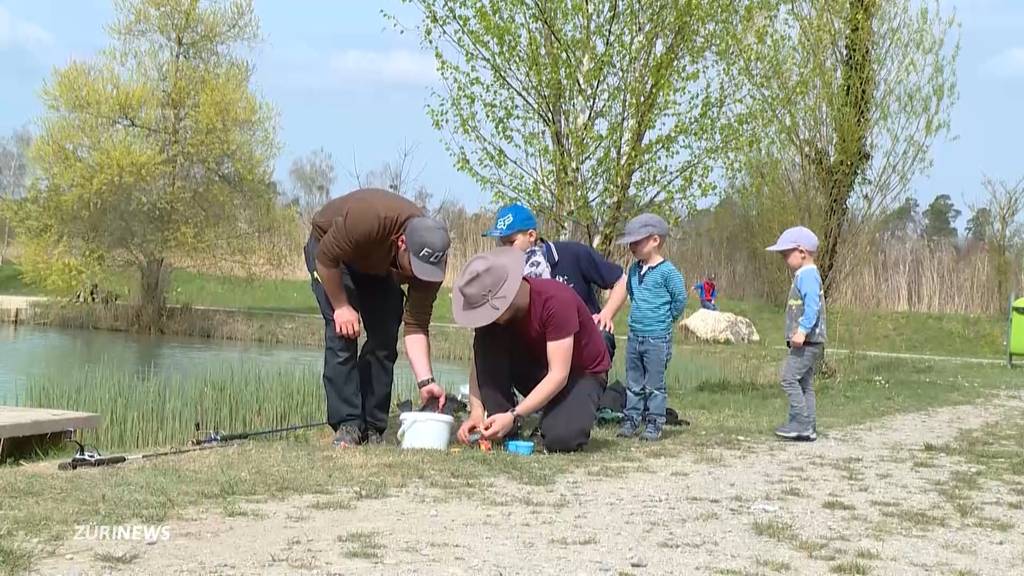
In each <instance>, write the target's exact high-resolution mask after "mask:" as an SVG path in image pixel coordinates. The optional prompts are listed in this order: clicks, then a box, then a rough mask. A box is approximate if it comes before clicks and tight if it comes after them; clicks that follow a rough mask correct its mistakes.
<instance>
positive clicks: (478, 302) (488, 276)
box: [452, 246, 526, 328]
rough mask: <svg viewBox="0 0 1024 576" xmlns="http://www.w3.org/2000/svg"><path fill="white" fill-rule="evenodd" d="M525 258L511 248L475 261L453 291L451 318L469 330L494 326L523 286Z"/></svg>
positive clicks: (481, 256) (480, 255) (494, 252)
mask: <svg viewBox="0 0 1024 576" xmlns="http://www.w3.org/2000/svg"><path fill="white" fill-rule="evenodd" d="M525 263H526V256H525V255H524V254H523V252H522V251H521V250H519V249H518V248H514V247H511V246H506V247H501V248H495V249H493V250H489V251H487V252H483V253H481V254H477V255H476V256H474V257H472V258H471V259H470V260H469V262H467V263H466V265H465V266H464V267H463V268H462V272H460V273H459V277H458V278H457V279H456V280H455V286H454V287H453V288H452V315H453V316H454V317H455V322H457V323H458V324H460V325H462V326H466V327H468V328H480V327H481V326H487V325H488V324H493V323H494V321H495V320H497V319H498V318H499V317H501V315H502V314H504V313H505V311H506V310H508V308H509V306H511V305H512V300H513V299H514V298H515V295H516V293H517V292H518V291H519V286H520V285H522V283H523V266H524V265H525Z"/></svg>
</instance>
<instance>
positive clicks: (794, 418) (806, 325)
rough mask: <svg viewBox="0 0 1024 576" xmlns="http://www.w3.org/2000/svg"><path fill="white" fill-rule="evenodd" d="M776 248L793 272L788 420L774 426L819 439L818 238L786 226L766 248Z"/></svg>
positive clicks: (787, 434) (786, 371)
mask: <svg viewBox="0 0 1024 576" xmlns="http://www.w3.org/2000/svg"><path fill="white" fill-rule="evenodd" d="M767 250H768V251H769V252H778V253H780V254H782V258H783V259H784V260H785V261H786V265H787V266H789V269H790V270H792V271H793V285H792V286H791V287H790V289H789V298H788V300H787V302H786V345H787V346H788V347H789V355H788V356H787V357H786V363H785V364H784V365H783V367H782V389H783V390H784V391H785V392H786V395H787V396H788V397H789V421H788V422H787V423H786V424H783V425H782V426H779V427H778V428H777V429H776V430H775V434H776V436H779V437H781V438H786V439H789V440H807V441H814V440H817V439H818V429H817V428H818V427H817V410H816V405H815V398H814V372H815V370H816V369H817V367H818V364H819V362H820V361H821V358H822V356H823V355H824V352H825V341H826V338H825V294H824V290H823V289H822V282H821V274H819V273H818V267H817V266H815V264H814V254H815V253H816V252H817V251H818V237H817V236H815V235H814V232H811V231H810V230H808V229H807V228H804V227H803V226H796V227H794V228H789V229H788V230H786V231H785V232H783V233H782V235H781V236H779V239H778V240H777V241H776V242H775V244H773V245H771V246H769V247H768V248H767Z"/></svg>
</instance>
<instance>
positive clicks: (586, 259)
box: [483, 204, 626, 356]
mask: <svg viewBox="0 0 1024 576" xmlns="http://www.w3.org/2000/svg"><path fill="white" fill-rule="evenodd" d="M483 235H484V236H489V237H492V238H496V239H497V240H498V243H499V244H501V245H503V246H514V247H516V248H518V249H520V250H522V251H523V252H524V253H526V265H525V267H524V269H523V276H525V277H527V278H553V279H555V280H558V281H559V282H562V283H563V284H567V285H568V286H569V287H570V288H572V289H573V290H574V291H575V292H576V294H577V295H578V296H579V297H580V299H581V300H583V303H584V304H586V305H587V308H588V309H589V310H590V312H591V314H593V318H594V322H595V323H596V324H597V327H598V328H599V329H600V330H601V332H602V335H603V336H604V341H605V344H606V345H607V346H608V354H609V356H614V355H615V336H614V333H615V322H614V318H615V314H616V313H617V312H618V311H619V309H620V308H622V305H623V304H624V303H625V301H626V276H625V274H624V273H623V271H622V267H621V266H619V265H618V264H615V263H612V262H609V261H608V259H607V258H605V257H604V256H602V255H601V253H600V252H598V251H597V250H595V249H594V248H593V247H591V246H589V245H587V244H583V243H581V242H573V241H568V240H564V241H556V242H549V241H547V240H545V239H543V238H542V237H541V236H540V234H539V233H538V232H537V218H536V217H535V216H534V215H533V212H531V211H530V209H529V208H527V207H525V206H523V205H521V204H509V205H507V206H503V207H502V208H501V209H500V210H498V214H497V215H496V216H495V219H494V226H493V227H492V228H491V229H490V230H488V231H487V232H484V234H483ZM598 290H610V291H611V292H610V293H609V295H608V298H607V299H606V300H605V303H604V305H603V306H602V305H601V303H600V300H599V299H598V295H597V291H598Z"/></svg>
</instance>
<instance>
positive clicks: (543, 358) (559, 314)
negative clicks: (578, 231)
mask: <svg viewBox="0 0 1024 576" xmlns="http://www.w3.org/2000/svg"><path fill="white" fill-rule="evenodd" d="M523 280H524V281H525V282H528V283H529V284H530V309H529V310H528V311H527V313H526V315H525V316H523V317H522V319H521V320H520V321H519V324H518V326H517V328H518V330H519V334H520V336H521V337H522V339H523V345H524V347H525V348H526V350H527V352H528V353H529V354H530V355H531V356H533V357H534V359H536V360H537V361H539V362H543V363H544V364H547V358H548V349H547V344H548V342H555V341H558V340H563V339H565V338H568V337H570V336H572V337H573V339H572V367H571V368H570V369H569V372H570V373H572V374H604V373H605V372H608V369H609V368H611V364H612V363H611V360H610V359H609V358H608V348H607V347H605V343H604V338H603V337H602V336H601V331H600V330H598V329H597V325H596V324H594V319H593V315H592V314H591V313H590V310H589V309H588V308H587V305H586V304H584V303H583V300H580V297H579V296H578V295H577V294H576V292H575V291H573V289H572V288H570V287H568V286H566V285H565V284H563V283H561V282H559V281H558V280H548V279H544V278H524V279H523Z"/></svg>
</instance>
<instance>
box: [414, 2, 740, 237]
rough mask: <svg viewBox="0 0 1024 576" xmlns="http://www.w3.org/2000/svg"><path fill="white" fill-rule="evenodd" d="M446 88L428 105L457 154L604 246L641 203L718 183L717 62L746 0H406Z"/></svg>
mask: <svg viewBox="0 0 1024 576" xmlns="http://www.w3.org/2000/svg"><path fill="white" fill-rule="evenodd" d="M406 2H409V3H411V4H414V5H416V6H417V7H418V8H419V9H420V10H421V12H422V15H423V19H422V24H421V25H420V26H419V29H418V32H419V35H420V38H421V40H422V42H423V44H424V46H425V47H426V48H428V49H429V50H430V51H431V52H432V53H433V54H434V55H435V57H436V60H437V67H438V72H439V74H440V77H441V80H442V84H443V88H442V89H440V90H438V91H437V92H436V93H435V94H434V99H433V102H432V103H431V104H430V105H429V107H428V111H429V114H430V117H431V119H432V120H433V123H434V127H435V128H436V129H437V130H438V131H439V132H441V133H442V134H443V135H444V136H445V142H446V145H447V148H448V151H449V153H450V154H451V155H452V156H453V157H454V159H455V162H456V166H457V167H458V169H459V170H461V171H462V172H464V173H466V174H468V175H470V176H471V177H472V178H474V179H475V180H476V181H477V182H478V183H479V184H480V186H481V187H482V188H484V189H485V190H487V191H488V192H493V194H494V196H495V197H496V198H497V199H498V200H502V201H520V202H524V203H526V204H528V205H530V206H532V207H533V208H534V209H535V210H536V211H537V212H538V213H539V215H540V216H541V217H542V218H543V219H544V220H545V221H546V222H548V223H549V225H550V226H551V228H553V230H552V231H551V233H552V234H556V235H557V234H567V235H570V236H575V237H578V238H580V239H584V240H588V241H590V242H592V243H593V244H595V245H597V246H598V248H599V249H600V250H602V251H604V252H608V251H609V250H610V246H611V241H612V239H613V237H614V236H615V234H616V233H617V231H618V230H619V229H620V228H621V226H622V225H623V224H624V222H625V221H626V220H627V219H628V218H630V217H631V216H632V215H634V214H635V213H636V212H637V211H641V210H655V211H659V212H661V213H663V214H664V215H665V216H668V217H672V216H673V215H675V214H678V213H679V210H678V209H679V207H680V206H682V205H692V204H693V203H694V202H695V201H696V200H697V199H699V198H701V197H704V196H707V195H708V194H709V193H710V192H711V190H712V187H713V177H712V172H713V170H714V168H715V167H716V166H717V165H718V164H717V160H718V159H719V156H720V155H721V154H720V153H721V152H722V151H723V149H725V148H726V145H727V143H728V142H729V141H730V135H731V133H732V132H731V128H733V123H732V120H733V119H734V115H733V114H732V112H733V110H731V108H730V104H731V103H732V100H731V97H732V96H733V94H734V91H733V90H732V89H731V86H730V79H731V76H730V73H729V70H728V69H727V68H724V67H722V66H721V65H720V59H719V58H718V56H719V54H720V53H722V52H725V51H727V46H725V44H724V40H725V39H727V38H728V37H729V36H728V34H727V31H728V30H732V29H735V28H742V27H743V26H744V25H745V24H744V21H743V16H744V15H745V14H746V13H745V12H744V11H743V10H742V8H741V5H742V4H743V3H741V2H705V1H704V0H597V1H587V2H582V1H580V0H540V1H538V0H507V1H502V2H491V1H485V0H406Z"/></svg>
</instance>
